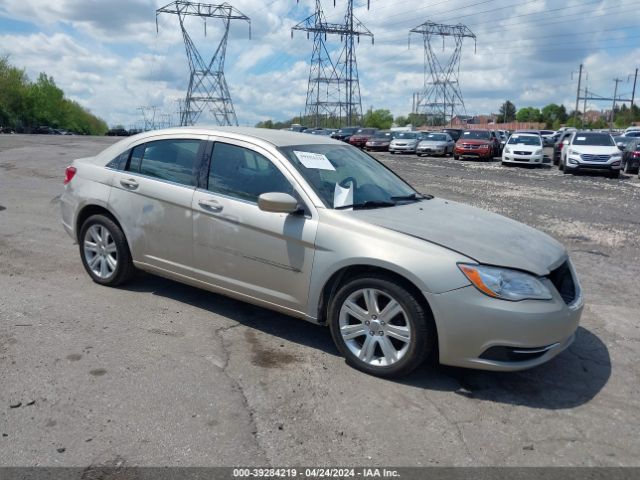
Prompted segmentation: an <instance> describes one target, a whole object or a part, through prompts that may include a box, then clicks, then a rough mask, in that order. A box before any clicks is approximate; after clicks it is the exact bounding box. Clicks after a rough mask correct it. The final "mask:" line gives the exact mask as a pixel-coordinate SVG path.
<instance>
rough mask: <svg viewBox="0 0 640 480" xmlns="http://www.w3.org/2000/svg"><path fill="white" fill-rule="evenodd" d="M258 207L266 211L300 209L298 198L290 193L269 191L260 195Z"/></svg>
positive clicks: (292, 210)
mask: <svg viewBox="0 0 640 480" xmlns="http://www.w3.org/2000/svg"><path fill="white" fill-rule="evenodd" d="M258 208H259V209H260V210H262V211H264V212H273V213H293V212H297V211H298V210H299V208H298V200H296V199H295V198H293V197H292V196H291V195H289V194H288V193H281V192H268V193H263V194H261V195H260V196H259V197H258Z"/></svg>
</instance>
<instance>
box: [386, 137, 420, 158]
mask: <svg viewBox="0 0 640 480" xmlns="http://www.w3.org/2000/svg"><path fill="white" fill-rule="evenodd" d="M422 138H423V133H422V132H398V133H396V134H395V135H394V137H393V140H391V143H390V144H389V153H416V147H417V146H418V142H420V140H422Z"/></svg>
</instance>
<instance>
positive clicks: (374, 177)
mask: <svg viewBox="0 0 640 480" xmlns="http://www.w3.org/2000/svg"><path fill="white" fill-rule="evenodd" d="M280 151H281V152H282V153H283V154H284V155H285V157H287V159H288V160H289V162H291V164H292V165H293V166H294V167H295V168H296V169H297V170H298V171H299V172H300V173H301V174H302V176H303V177H304V178H305V180H306V181H307V182H308V183H309V185H311V187H312V188H313V189H314V191H315V192H316V193H317V194H318V196H319V197H320V199H321V200H322V202H323V203H324V204H325V206H327V207H329V208H346V207H349V206H356V207H357V206H360V207H363V208H370V207H378V206H380V207H384V206H393V205H394V204H396V203H397V202H398V201H402V200H406V201H416V200H418V199H420V198H421V197H422V196H421V195H420V194H419V193H417V192H416V191H415V190H414V189H413V188H411V186H410V185H408V184H407V183H406V182H404V181H403V180H402V179H400V178H399V177H398V176H396V175H395V174H394V173H393V172H392V171H391V170H389V169H388V168H387V167H385V166H384V165H382V164H381V163H380V162H378V161H377V160H375V159H374V158H372V157H370V156H369V155H367V154H366V153H363V152H361V151H360V150H359V149H357V148H353V147H351V146H347V145H326V144H325V145H293V146H287V147H280Z"/></svg>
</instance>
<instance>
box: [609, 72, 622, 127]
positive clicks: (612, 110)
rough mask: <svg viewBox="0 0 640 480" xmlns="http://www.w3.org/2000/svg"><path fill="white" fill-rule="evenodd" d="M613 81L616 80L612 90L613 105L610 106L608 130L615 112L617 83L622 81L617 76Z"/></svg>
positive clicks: (611, 125)
mask: <svg viewBox="0 0 640 480" xmlns="http://www.w3.org/2000/svg"><path fill="white" fill-rule="evenodd" d="M613 81H614V82H616V87H615V89H614V90H613V105H612V106H611V122H610V123H609V130H613V119H614V116H615V113H616V97H617V96H618V84H619V83H620V82H621V81H622V80H620V79H619V78H614V79H613Z"/></svg>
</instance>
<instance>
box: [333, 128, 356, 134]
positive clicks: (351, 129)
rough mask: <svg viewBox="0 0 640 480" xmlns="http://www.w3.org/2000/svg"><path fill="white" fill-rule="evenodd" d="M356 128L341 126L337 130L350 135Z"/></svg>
mask: <svg viewBox="0 0 640 480" xmlns="http://www.w3.org/2000/svg"><path fill="white" fill-rule="evenodd" d="M356 130H358V129H357V128H341V129H340V130H338V133H339V134H345V135H351V134H352V133H353V132H355V131H356Z"/></svg>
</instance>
